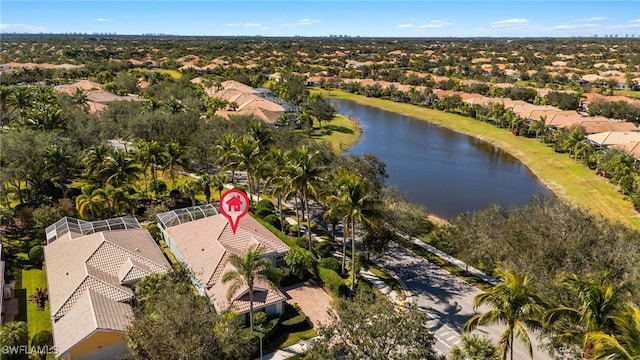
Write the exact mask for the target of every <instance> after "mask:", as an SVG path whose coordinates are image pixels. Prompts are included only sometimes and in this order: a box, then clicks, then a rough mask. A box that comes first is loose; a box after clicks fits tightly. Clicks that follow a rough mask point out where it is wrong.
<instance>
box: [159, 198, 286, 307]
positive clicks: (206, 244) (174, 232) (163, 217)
mask: <svg viewBox="0 0 640 360" xmlns="http://www.w3.org/2000/svg"><path fill="white" fill-rule="evenodd" d="M158 228H159V229H160V232H161V233H162V237H163V238H164V240H165V242H166V243H167V246H168V247H169V249H170V250H171V252H172V253H173V254H174V256H175V257H176V259H177V260H178V261H182V262H184V263H185V264H187V266H189V268H190V269H191V270H192V271H193V272H194V273H195V275H196V277H197V281H196V284H195V286H196V288H197V289H198V291H199V292H200V293H201V294H202V295H206V296H207V297H209V298H210V299H211V303H212V304H213V305H214V307H215V309H216V310H217V311H223V310H228V309H230V310H233V311H236V312H238V313H240V314H245V315H248V312H249V289H248V287H246V286H244V287H242V288H240V289H238V290H237V291H236V292H235V293H234V294H233V295H232V296H231V299H230V301H229V300H228V299H227V293H228V289H229V286H230V284H229V283H227V284H224V283H222V276H223V274H224V273H225V272H227V271H228V270H232V269H233V265H231V264H230V263H228V261H227V260H228V258H229V256H230V255H231V254H236V255H239V256H243V255H244V253H245V251H246V250H247V248H249V247H251V246H260V247H264V249H265V251H264V253H263V257H264V258H266V259H269V260H270V261H271V263H272V264H273V265H274V266H275V267H280V266H283V265H284V256H285V254H286V253H287V252H288V251H289V250H290V248H289V246H287V245H286V244H285V243H284V242H283V241H282V240H280V239H278V237H276V236H275V235H274V234H273V233H271V232H270V231H269V230H268V229H267V228H265V227H264V226H263V225H262V224H260V223H259V222H258V221H257V220H255V219H254V218H253V217H251V215H247V216H244V217H243V218H241V219H240V221H239V224H238V228H237V229H236V232H235V233H234V232H233V231H232V229H231V224H230V223H229V221H228V220H227V218H225V217H224V216H223V215H221V214H219V213H218V211H217V208H216V207H215V206H213V205H211V204H208V205H206V206H204V207H202V206H197V207H192V208H187V209H181V210H178V211H175V210H174V211H169V212H166V213H162V214H158ZM286 299H287V298H286V296H285V295H284V294H283V293H282V292H281V291H280V290H278V289H273V288H271V287H270V286H268V285H267V284H265V283H261V282H257V283H256V284H255V287H254V290H253V307H254V311H264V312H265V313H266V314H267V316H271V315H276V314H277V315H280V314H282V312H283V309H284V302H285V301H286Z"/></svg>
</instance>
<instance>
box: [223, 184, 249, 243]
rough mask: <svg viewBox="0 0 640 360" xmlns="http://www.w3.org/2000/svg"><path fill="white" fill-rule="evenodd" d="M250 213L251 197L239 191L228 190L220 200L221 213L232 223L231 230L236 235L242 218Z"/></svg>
mask: <svg viewBox="0 0 640 360" xmlns="http://www.w3.org/2000/svg"><path fill="white" fill-rule="evenodd" d="M248 212H249V197H248V196H247V194H246V193H245V192H244V191H241V190H238V189H231V190H227V191H225V192H224V193H223V194H222V197H221V198H220V213H221V214H222V216H224V217H226V218H227V219H228V220H229V222H230V223H231V230H232V231H233V233H234V234H235V233H236V230H237V229H238V223H239V222H240V218H242V217H243V216H245V215H247V213H248Z"/></svg>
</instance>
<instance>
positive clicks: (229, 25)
mask: <svg viewBox="0 0 640 360" xmlns="http://www.w3.org/2000/svg"><path fill="white" fill-rule="evenodd" d="M224 26H227V27H238V26H242V24H225V25H224Z"/></svg>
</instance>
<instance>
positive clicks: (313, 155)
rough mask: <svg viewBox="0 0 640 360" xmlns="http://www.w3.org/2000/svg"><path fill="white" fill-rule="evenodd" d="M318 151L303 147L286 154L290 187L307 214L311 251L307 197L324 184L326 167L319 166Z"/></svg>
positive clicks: (309, 229)
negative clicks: (300, 197)
mask: <svg viewBox="0 0 640 360" xmlns="http://www.w3.org/2000/svg"><path fill="white" fill-rule="evenodd" d="M320 156H321V154H320V151H313V152H312V151H311V150H309V148H308V147H307V146H306V145H305V146H302V147H301V148H299V149H295V150H293V151H291V152H289V153H288V154H287V160H288V163H289V170H288V173H289V176H290V180H291V187H292V188H293V189H296V190H297V191H298V192H299V193H300V194H301V195H302V199H303V201H304V207H305V213H306V214H307V233H308V235H309V250H310V251H311V214H309V197H311V196H313V195H314V194H316V193H317V192H318V191H317V190H318V189H319V187H320V185H321V184H322V183H323V182H324V180H325V178H324V173H325V170H326V167H325V166H323V165H322V164H321V159H320Z"/></svg>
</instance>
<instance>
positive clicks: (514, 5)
mask: <svg viewBox="0 0 640 360" xmlns="http://www.w3.org/2000/svg"><path fill="white" fill-rule="evenodd" d="M0 32H2V33H13V32H16V33H55V34H60V33H89V34H92V33H115V34H121V35H140V34H170V35H208V36H255V35H260V36H330V35H347V36H361V37H575V36H581V37H592V36H594V35H597V36H598V37H605V36H615V35H617V36H618V37H619V38H624V37H631V36H634V37H640V2H639V1H637V0H634V1H590V0H583V1H578V0H573V1H562V0H553V1H525V0H511V1H477V0H476V1H474V0H467V1H431V0H422V1H421V0H414V1H394V2H392V1H362V0H360V1H359V0H351V1H267V0H263V1H204V0H202V1H125V0H114V1H74V0H67V1H29V0H2V3H1V4H0Z"/></svg>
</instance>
